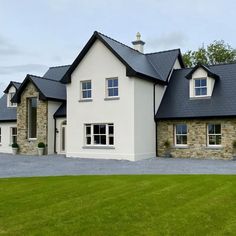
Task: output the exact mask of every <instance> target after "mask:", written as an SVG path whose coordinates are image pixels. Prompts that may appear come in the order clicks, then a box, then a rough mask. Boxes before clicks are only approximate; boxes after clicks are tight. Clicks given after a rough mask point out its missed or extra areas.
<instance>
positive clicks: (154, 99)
mask: <svg viewBox="0 0 236 236" xmlns="http://www.w3.org/2000/svg"><path fill="white" fill-rule="evenodd" d="M156 85H157V83H154V84H153V119H154V122H155V146H156V157H157V156H158V145H157V121H156V119H155V116H156Z"/></svg>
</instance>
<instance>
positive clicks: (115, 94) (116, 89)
mask: <svg viewBox="0 0 236 236" xmlns="http://www.w3.org/2000/svg"><path fill="white" fill-rule="evenodd" d="M114 96H118V88H114Z"/></svg>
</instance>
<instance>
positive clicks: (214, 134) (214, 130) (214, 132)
mask: <svg viewBox="0 0 236 236" xmlns="http://www.w3.org/2000/svg"><path fill="white" fill-rule="evenodd" d="M208 145H209V146H217V145H221V125H220V124H208Z"/></svg>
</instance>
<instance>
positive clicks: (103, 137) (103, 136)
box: [101, 135, 106, 145]
mask: <svg viewBox="0 0 236 236" xmlns="http://www.w3.org/2000/svg"><path fill="white" fill-rule="evenodd" d="M101 144H102V145H106V135H101Z"/></svg>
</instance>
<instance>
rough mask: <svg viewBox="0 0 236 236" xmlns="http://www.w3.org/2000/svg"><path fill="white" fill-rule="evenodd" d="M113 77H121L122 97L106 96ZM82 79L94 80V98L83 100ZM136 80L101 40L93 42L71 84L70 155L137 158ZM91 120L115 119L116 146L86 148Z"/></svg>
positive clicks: (69, 113) (68, 89)
mask: <svg viewBox="0 0 236 236" xmlns="http://www.w3.org/2000/svg"><path fill="white" fill-rule="evenodd" d="M110 77H118V79H119V96H120V99H119V100H110V101H105V100H104V98H105V80H106V78H110ZM82 80H92V98H93V101H92V102H79V100H80V81H82ZM134 80H135V79H133V78H129V77H127V76H126V68H125V66H124V65H123V64H122V63H121V62H120V61H119V60H118V59H117V58H116V57H115V56H114V55H113V54H112V53H111V52H110V51H109V50H108V49H107V48H106V47H105V46H104V45H103V44H102V43H101V42H100V41H98V40H97V41H96V42H95V43H94V44H93V46H92V47H91V49H90V50H89V52H88V53H87V54H86V56H85V57H84V59H83V60H82V61H81V62H80V64H79V66H78V67H77V68H76V70H75V71H74V72H73V73H72V78H71V83H70V84H68V85H67V153H66V155H67V157H81V158H105V159H128V160H134V156H135V153H134ZM88 123H114V130H115V132H114V142H115V144H114V147H115V148H114V149H104V148H102V149H98V148H95V149H88V148H85V147H84V146H85V143H84V141H85V140H84V124H88Z"/></svg>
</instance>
